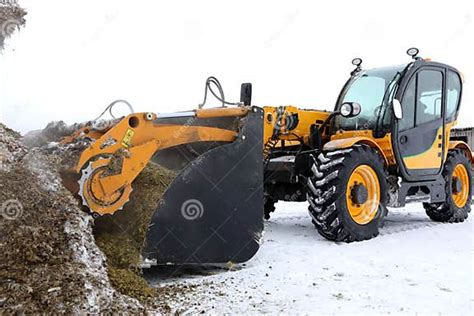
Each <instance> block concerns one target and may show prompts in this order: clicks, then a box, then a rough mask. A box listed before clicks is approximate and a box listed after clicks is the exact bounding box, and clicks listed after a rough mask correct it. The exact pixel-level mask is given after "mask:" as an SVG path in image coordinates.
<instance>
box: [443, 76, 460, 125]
mask: <svg viewBox="0 0 474 316" xmlns="http://www.w3.org/2000/svg"><path fill="white" fill-rule="evenodd" d="M446 90H447V91H446V120H447V121H452V120H454V116H455V113H456V110H457V109H458V104H459V97H460V95H461V79H460V78H459V75H458V74H457V73H455V72H454V71H452V70H448V76H447V82H446Z"/></svg>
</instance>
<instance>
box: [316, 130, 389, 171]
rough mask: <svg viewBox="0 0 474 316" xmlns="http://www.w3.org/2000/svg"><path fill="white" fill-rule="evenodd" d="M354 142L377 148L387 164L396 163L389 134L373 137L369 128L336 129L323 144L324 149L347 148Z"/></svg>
mask: <svg viewBox="0 0 474 316" xmlns="http://www.w3.org/2000/svg"><path fill="white" fill-rule="evenodd" d="M355 144H365V145H368V146H370V147H373V148H375V149H377V150H378V151H379V153H380V155H381V156H382V157H383V158H384V160H385V163H386V164H387V165H394V164H396V161H395V155H394V153H393V150H392V139H391V134H389V133H387V134H386V135H385V136H384V137H382V138H375V137H374V135H373V132H372V131H371V130H360V131H338V132H337V133H336V134H334V135H332V136H331V141H329V142H328V143H326V144H325V145H324V149H325V150H335V149H342V148H349V147H351V146H353V145H355Z"/></svg>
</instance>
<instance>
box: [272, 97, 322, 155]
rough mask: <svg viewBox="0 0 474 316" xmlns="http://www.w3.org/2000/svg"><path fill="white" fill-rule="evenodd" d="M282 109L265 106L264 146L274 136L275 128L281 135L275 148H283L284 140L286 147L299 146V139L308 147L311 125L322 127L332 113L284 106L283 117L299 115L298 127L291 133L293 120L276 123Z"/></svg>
mask: <svg viewBox="0 0 474 316" xmlns="http://www.w3.org/2000/svg"><path fill="white" fill-rule="evenodd" d="M279 108H280V107H274V106H265V107H263V110H264V118H263V121H264V123H263V139H264V146H265V144H266V143H267V142H268V140H269V139H270V138H271V137H272V135H273V130H274V127H275V126H276V128H277V129H278V130H279V132H280V134H279V136H278V139H279V140H280V141H279V142H278V143H277V144H276V146H275V147H281V145H282V142H281V141H282V140H283V141H284V142H285V145H286V146H291V145H299V144H300V142H299V139H303V140H304V143H305V144H306V145H308V136H309V133H310V128H311V125H313V124H316V125H318V126H319V125H321V124H322V123H323V122H324V121H325V120H326V119H327V117H328V116H329V114H331V112H326V111H318V110H302V109H299V108H297V107H294V106H291V105H289V106H284V107H283V109H284V113H285V115H283V116H284V117H285V118H288V117H291V115H292V114H298V125H297V126H296V127H295V128H294V129H293V130H291V131H289V130H288V128H287V127H288V126H290V125H291V124H292V122H291V121H290V120H291V119H286V120H285V118H284V119H283V121H282V122H276V120H277V117H278V109H279Z"/></svg>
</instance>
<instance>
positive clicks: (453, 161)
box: [423, 150, 472, 223]
mask: <svg viewBox="0 0 474 316" xmlns="http://www.w3.org/2000/svg"><path fill="white" fill-rule="evenodd" d="M443 177H444V180H445V181H446V187H445V190H446V201H445V202H443V203H423V206H424V208H425V210H426V214H427V215H428V216H429V218H431V219H432V220H434V221H437V222H450V223H455V222H462V221H464V220H465V219H466V218H467V216H468V214H469V212H470V211H471V197H472V184H471V179H472V174H471V164H470V161H469V159H468V158H467V157H466V156H465V155H464V153H463V152H462V151H461V150H453V151H450V152H449V153H448V157H447V159H446V163H445V165H444V170H443Z"/></svg>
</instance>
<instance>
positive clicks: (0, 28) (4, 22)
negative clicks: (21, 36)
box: [0, 0, 26, 50]
mask: <svg viewBox="0 0 474 316" xmlns="http://www.w3.org/2000/svg"><path fill="white" fill-rule="evenodd" d="M25 15H26V11H25V10H24V9H23V8H21V7H20V6H19V5H18V2H17V1H16V0H0V50H2V48H3V45H4V43H5V39H6V38H8V37H10V36H11V35H12V34H13V33H14V32H16V31H18V30H19V29H20V27H22V26H23V25H24V24H25V22H26V21H25Z"/></svg>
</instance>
